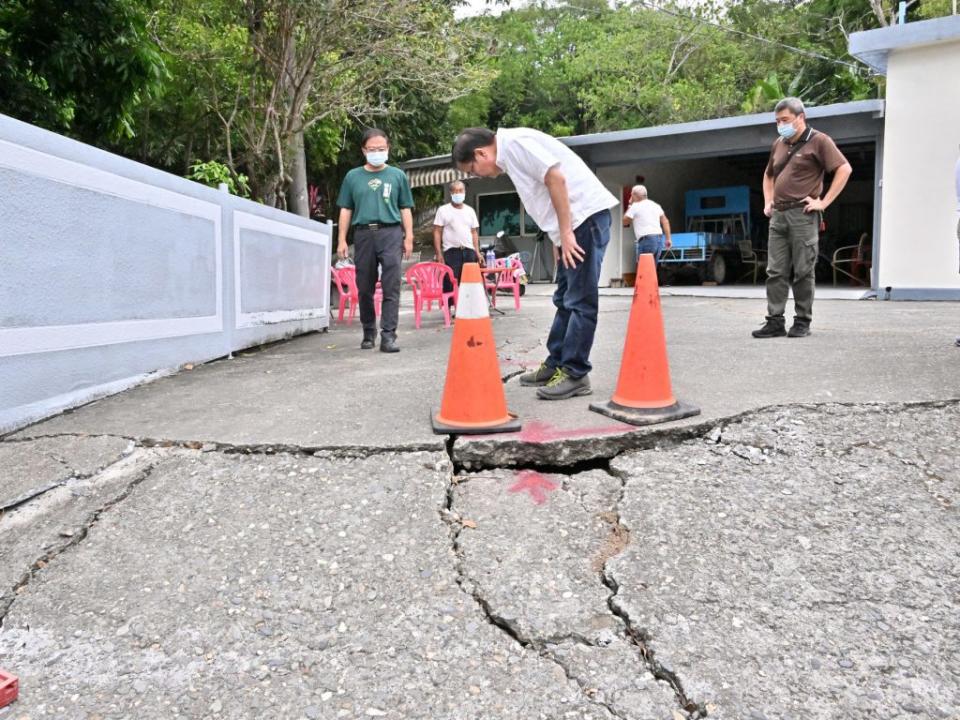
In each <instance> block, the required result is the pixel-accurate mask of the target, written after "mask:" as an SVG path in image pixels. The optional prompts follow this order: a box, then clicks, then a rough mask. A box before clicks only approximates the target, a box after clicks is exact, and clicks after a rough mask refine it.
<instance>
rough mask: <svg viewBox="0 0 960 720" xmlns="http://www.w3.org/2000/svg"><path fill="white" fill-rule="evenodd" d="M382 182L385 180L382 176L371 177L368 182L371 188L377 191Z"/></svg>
mask: <svg viewBox="0 0 960 720" xmlns="http://www.w3.org/2000/svg"><path fill="white" fill-rule="evenodd" d="M382 184H383V181H382V180H381V179H380V178H371V179H370V181H369V182H368V183H367V186H368V187H369V188H370V189H371V190H373V191H374V192H376V191H377V188H379V187H380V186H381V185H382Z"/></svg>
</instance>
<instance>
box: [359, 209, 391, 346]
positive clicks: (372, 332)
mask: <svg viewBox="0 0 960 720" xmlns="http://www.w3.org/2000/svg"><path fill="white" fill-rule="evenodd" d="M353 245H354V250H353V262H354V265H356V267H357V293H358V294H359V296H360V324H361V325H363V334H364V336H365V337H369V336H376V334H377V315H376V310H375V309H374V305H373V294H374V291H375V290H376V289H377V268H378V266H379V269H380V278H379V279H380V286H381V288H382V289H383V304H382V305H381V308H380V330H381V332H382V334H383V335H386V336H388V337H393V338H396V336H397V319H398V318H399V316H400V263H401V262H402V261H403V228H402V227H401V226H399V225H391V226H389V227H381V228H376V229H373V228H361V227H358V228H356V229H355V230H354V231H353Z"/></svg>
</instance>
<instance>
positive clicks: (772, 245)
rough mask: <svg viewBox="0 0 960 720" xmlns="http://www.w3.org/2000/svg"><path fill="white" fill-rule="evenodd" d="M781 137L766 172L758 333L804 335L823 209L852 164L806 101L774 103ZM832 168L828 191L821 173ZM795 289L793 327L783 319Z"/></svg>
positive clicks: (807, 330) (810, 316) (765, 335)
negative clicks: (813, 123)
mask: <svg viewBox="0 0 960 720" xmlns="http://www.w3.org/2000/svg"><path fill="white" fill-rule="evenodd" d="M774 114H775V115H776V120H777V134H778V135H779V137H778V138H777V139H776V141H775V142H774V143H773V148H772V149H771V151H770V159H769V161H768V162H767V169H766V171H765V172H764V174H763V202H764V208H763V213H764V215H766V216H767V217H768V218H770V235H769V242H768V244H767V321H766V323H765V324H764V325H763V327H761V328H760V329H759V330H754V331H753V336H754V337H755V338H772V337H783V336H784V335H787V336H788V337H792V338H799V337H806V336H807V335H809V334H810V322H811V320H812V319H813V290H814V280H815V278H814V268H815V267H816V264H817V254H818V252H819V247H818V245H819V241H820V221H821V219H822V217H823V211H824V210H826V209H827V207H828V206H829V205H830V203H832V202H833V201H834V200H836V198H837V196H838V195H839V194H840V192H841V191H842V190H843V188H844V186H845V185H846V184H847V180H849V179H850V174H851V173H852V172H853V169H852V168H851V167H850V163H848V162H847V159H846V158H845V157H844V156H843V154H842V153H841V152H840V151H839V150H838V149H837V146H836V144H834V142H833V140H831V139H830V137H828V136H827V135H826V134H824V133H822V132H818V131H816V130H814V129H813V128H812V127H809V126H808V125H807V121H806V113H805V110H804V107H803V103H802V102H800V100H799V99H798V98H794V97H788V98H784V99H783V100H781V101H780V102H778V103H777V106H776V107H775V108H774ZM827 173H833V182H832V183H831V184H830V189H829V190H828V191H827V194H826V195H824V196H823V198H821V197H820V195H821V194H822V193H823V178H824V175H825V174H827ZM791 288H792V289H793V304H794V318H793V326H792V327H791V328H790V331H789V332H787V330H786V323H785V321H784V318H783V312H784V308H785V307H786V304H787V293H788V292H789V290H790V289H791Z"/></svg>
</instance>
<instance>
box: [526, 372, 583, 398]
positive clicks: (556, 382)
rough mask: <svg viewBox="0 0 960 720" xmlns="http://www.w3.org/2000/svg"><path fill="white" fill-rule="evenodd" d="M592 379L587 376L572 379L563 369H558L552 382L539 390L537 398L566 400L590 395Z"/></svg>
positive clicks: (551, 379)
mask: <svg viewBox="0 0 960 720" xmlns="http://www.w3.org/2000/svg"><path fill="white" fill-rule="evenodd" d="M591 392H593V391H592V390H591V389H590V378H588V377H587V376H586V375H583V376H581V377H578V378H575V377H570V376H569V375H568V374H567V371H566V370H564V369H563V368H558V369H557V370H556V371H555V372H554V373H553V377H551V378H550V381H549V382H548V383H547V384H546V385H544V386H543V387H542V388H540V389H539V390H537V397H538V398H540V399H541V400H566V399H568V398H572V397H577V396H578V395H589V394H590V393H591Z"/></svg>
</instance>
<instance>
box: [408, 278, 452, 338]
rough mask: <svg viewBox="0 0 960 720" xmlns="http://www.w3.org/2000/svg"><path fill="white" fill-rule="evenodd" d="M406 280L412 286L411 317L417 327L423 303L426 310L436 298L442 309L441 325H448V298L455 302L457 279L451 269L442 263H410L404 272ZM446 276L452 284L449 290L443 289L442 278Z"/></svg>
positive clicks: (431, 306) (429, 308)
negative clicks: (405, 272)
mask: <svg viewBox="0 0 960 720" xmlns="http://www.w3.org/2000/svg"><path fill="white" fill-rule="evenodd" d="M406 278H407V282H408V283H409V284H410V287H411V288H413V318H414V322H415V323H416V326H417V328H419V327H420V312H421V311H422V309H423V304H424V303H426V304H427V310H431V309H432V308H433V301H434V300H436V301H437V304H439V305H440V309H441V310H443V326H444V327H450V307H449V302H448V301H449V300H450V299H451V298H452V299H453V304H454V306H456V304H457V287H458V284H457V279H456V278H455V277H454V276H453V270H451V269H450V268H449V267H448V266H446V265H444V264H443V263H437V262H421V263H417V264H416V265H411V266H410V268H409V269H408V270H407V274H406ZM444 278H447V279H448V280H450V282H451V283H452V284H453V290H452V291H451V292H444V291H443V279H444Z"/></svg>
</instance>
